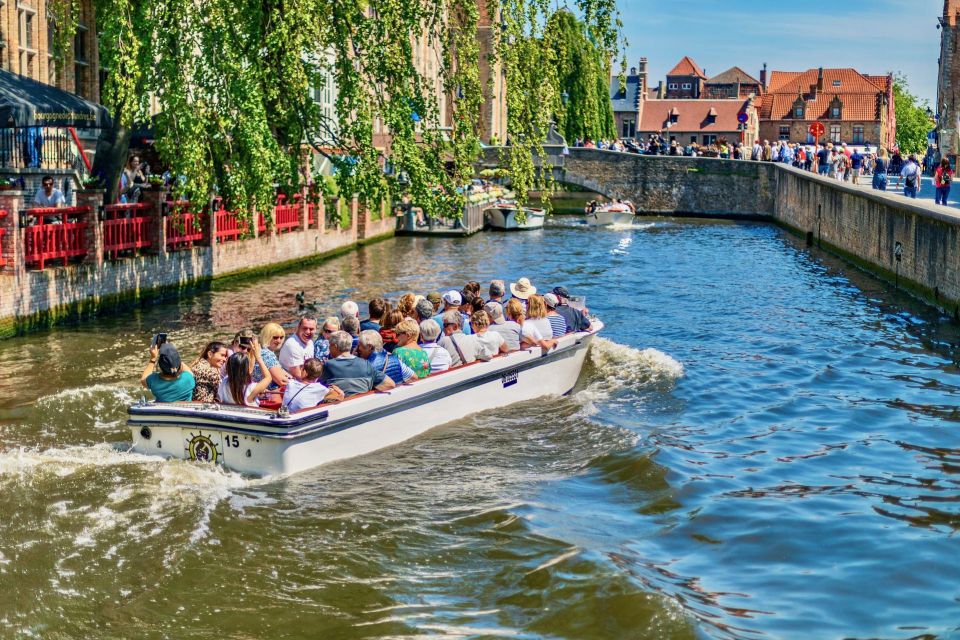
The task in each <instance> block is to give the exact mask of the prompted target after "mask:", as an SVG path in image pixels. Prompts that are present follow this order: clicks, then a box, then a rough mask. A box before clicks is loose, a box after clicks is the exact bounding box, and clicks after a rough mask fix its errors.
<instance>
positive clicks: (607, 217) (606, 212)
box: [584, 200, 637, 227]
mask: <svg viewBox="0 0 960 640" xmlns="http://www.w3.org/2000/svg"><path fill="white" fill-rule="evenodd" d="M584 212H585V213H586V216H585V222H586V223H587V225H588V226H591V227H608V226H610V225H614V224H618V225H623V224H630V223H632V222H633V218H634V216H636V215H637V210H636V207H634V206H633V203H632V202H630V201H628V200H621V201H619V202H608V203H606V204H599V203H597V202H595V201H594V202H591V203H590V204H588V205H587V208H586V209H585V210H584Z"/></svg>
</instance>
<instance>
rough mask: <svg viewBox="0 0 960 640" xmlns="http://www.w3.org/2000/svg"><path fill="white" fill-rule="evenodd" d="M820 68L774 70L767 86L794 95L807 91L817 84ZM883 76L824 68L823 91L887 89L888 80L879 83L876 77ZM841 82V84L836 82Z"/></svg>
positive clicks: (775, 90)
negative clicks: (837, 84)
mask: <svg viewBox="0 0 960 640" xmlns="http://www.w3.org/2000/svg"><path fill="white" fill-rule="evenodd" d="M819 73H820V70H819V69H807V70H806V71H773V72H772V73H771V74H770V82H769V85H768V87H767V92H768V93H791V94H793V95H794V96H796V95H797V92H798V91H799V92H801V93H807V92H808V91H810V87H811V86H813V85H816V84H817V78H818V76H819ZM880 77H883V76H865V75H863V74H862V73H860V72H858V71H856V70H855V69H824V70H823V91H824V92H825V93H840V94H844V93H848V92H849V93H871V92H874V91H885V90H886V87H887V81H886V78H885V77H884V80H883V82H882V83H877V82H876V81H875V80H874V79H876V78H880ZM835 82H839V83H840V84H839V86H835V85H834V83H835Z"/></svg>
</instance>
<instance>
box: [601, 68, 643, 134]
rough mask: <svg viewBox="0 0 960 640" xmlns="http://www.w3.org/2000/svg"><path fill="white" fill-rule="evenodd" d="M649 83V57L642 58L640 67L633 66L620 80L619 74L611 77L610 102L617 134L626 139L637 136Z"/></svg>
mask: <svg viewBox="0 0 960 640" xmlns="http://www.w3.org/2000/svg"><path fill="white" fill-rule="evenodd" d="M646 83H647V59H646V58H640V66H639V67H631V68H630V73H629V74H627V76H626V77H625V78H624V81H623V82H622V83H621V82H620V77H619V76H613V77H612V78H611V79H610V102H611V104H612V106H613V119H614V121H615V122H616V127H617V135H619V136H620V137H621V138H624V139H631V138H635V137H637V125H638V123H639V122H640V102H641V100H643V99H645V98H644V93H645V92H646Z"/></svg>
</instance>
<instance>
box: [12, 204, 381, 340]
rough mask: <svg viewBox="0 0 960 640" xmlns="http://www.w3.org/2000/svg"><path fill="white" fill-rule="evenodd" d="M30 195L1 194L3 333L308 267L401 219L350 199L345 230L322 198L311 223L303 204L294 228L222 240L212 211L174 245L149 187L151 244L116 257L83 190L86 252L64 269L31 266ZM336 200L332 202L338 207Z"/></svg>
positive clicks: (53, 264) (369, 238) (59, 262)
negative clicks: (194, 233) (27, 260)
mask: <svg viewBox="0 0 960 640" xmlns="http://www.w3.org/2000/svg"><path fill="white" fill-rule="evenodd" d="M29 195H32V194H29ZM29 195H28V194H25V193H21V192H17V191H4V192H0V211H6V212H7V215H6V216H2V217H0V247H2V254H0V263H4V262H5V264H3V266H2V267H0V338H6V337H10V336H13V335H16V334H19V333H24V332H26V331H29V330H31V329H35V328H42V327H48V326H52V325H54V324H57V323H58V322H60V321H62V320H66V319H77V318H82V317H88V316H91V315H94V314H96V313H100V312H105V311H110V310H113V309H117V308H122V307H125V306H131V305H133V304H137V303H140V302H142V301H145V300H149V299H153V298H156V297H159V296H163V295H165V294H176V293H179V292H182V291H187V290H191V289H195V288H198V287H202V286H206V285H207V284H209V283H210V281H212V280H216V279H221V278H232V277H249V276H253V275H256V274H259V273H263V272H270V271H277V270H282V269H285V268H296V267H299V266H306V265H308V264H310V263H312V262H315V261H318V260H321V259H323V258H325V257H329V256H332V255H335V254H338V253H343V252H346V251H349V250H351V249H352V248H354V247H356V246H357V245H360V244H365V243H368V242H373V241H376V240H378V239H381V238H385V237H389V236H392V235H393V233H394V231H395V229H396V217H394V216H393V215H387V214H386V211H384V212H381V215H380V216H379V218H378V219H374V216H373V215H371V212H370V211H369V210H366V209H365V208H363V207H360V206H359V203H358V201H357V199H356V198H355V197H354V198H353V199H352V201H350V202H349V203H347V204H348V206H349V209H350V214H351V215H350V221H351V222H350V225H349V226H346V227H344V228H340V227H339V226H336V225H330V226H329V227H328V226H327V224H328V222H327V217H326V210H325V207H324V206H323V205H322V203H321V204H320V205H318V206H317V207H316V208H315V214H316V215H315V216H314V217H313V220H310V219H309V217H308V212H307V208H306V206H304V207H302V208H301V211H300V216H299V221H298V222H299V225H298V227H297V228H296V229H293V230H290V231H285V232H283V233H280V232H277V230H276V229H275V227H274V226H273V225H270V226H269V227H268V228H267V230H266V231H265V232H264V233H263V234H259V235H257V236H256V237H252V238H247V239H238V240H234V241H223V240H218V239H217V237H216V222H215V220H216V217H215V216H207V217H206V219H205V221H204V223H203V225H202V227H203V238H202V239H201V240H199V241H197V242H196V243H195V244H194V246H190V247H186V248H181V249H176V250H174V249H172V248H171V247H170V246H168V245H167V238H166V230H167V226H166V220H167V217H168V215H169V214H168V215H155V213H154V212H156V211H163V210H164V207H162V206H161V200H162V199H163V196H162V195H160V194H158V193H153V192H150V193H147V194H145V197H146V198H147V199H148V201H150V200H153V201H152V202H150V204H151V206H152V209H151V212H150V213H149V215H150V216H151V220H150V222H149V230H148V234H149V237H150V240H151V247H150V248H147V249H142V250H140V251H139V252H137V253H136V254H135V255H131V254H132V253H133V252H128V253H127V254H125V255H124V256H123V257H120V258H118V259H115V260H111V259H110V256H109V255H107V254H106V252H105V251H103V240H104V239H103V221H102V220H100V218H101V217H102V215H98V212H99V211H100V207H99V206H98V203H99V202H100V201H102V194H101V193H99V192H87V193H83V192H80V193H78V205H80V206H84V205H88V206H90V207H91V210H92V211H91V213H90V214H87V215H85V216H84V219H85V220H86V222H87V224H88V229H87V232H86V251H87V253H86V255H85V256H84V257H83V259H82V261H81V262H71V263H70V264H68V265H67V266H60V265H62V260H50V261H49V263H48V264H47V266H46V268H45V269H43V270H39V269H28V268H26V266H25V264H24V251H25V233H26V231H25V229H23V228H21V225H20V218H21V217H23V215H24V213H23V211H22V205H21V204H20V203H22V202H23V201H24V197H29ZM338 204H339V203H337V202H334V203H333V207H334V208H333V211H337V210H338V208H337V205H338ZM335 217H336V216H335Z"/></svg>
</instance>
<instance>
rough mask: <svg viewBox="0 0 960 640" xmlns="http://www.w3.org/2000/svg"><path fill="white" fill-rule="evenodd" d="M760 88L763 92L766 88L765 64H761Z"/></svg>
mask: <svg viewBox="0 0 960 640" xmlns="http://www.w3.org/2000/svg"><path fill="white" fill-rule="evenodd" d="M760 86H761V87H763V89H764V90H766V88H767V63H766V62H764V63H763V69H761V70H760Z"/></svg>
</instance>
